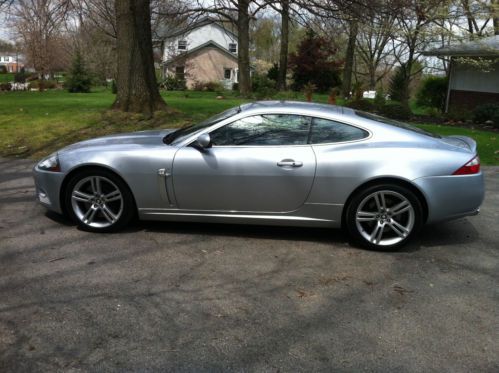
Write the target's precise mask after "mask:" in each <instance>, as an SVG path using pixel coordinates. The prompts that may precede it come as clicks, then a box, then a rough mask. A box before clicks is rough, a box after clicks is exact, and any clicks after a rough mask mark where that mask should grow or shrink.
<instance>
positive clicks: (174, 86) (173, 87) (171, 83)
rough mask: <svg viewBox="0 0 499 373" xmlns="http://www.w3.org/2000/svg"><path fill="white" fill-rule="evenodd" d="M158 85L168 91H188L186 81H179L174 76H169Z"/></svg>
mask: <svg viewBox="0 0 499 373" xmlns="http://www.w3.org/2000/svg"><path fill="white" fill-rule="evenodd" d="M158 85H159V87H160V88H161V89H166V90H167V91H185V90H186V89H187V86H186V84H185V80H184V79H178V78H177V77H176V76H174V75H167V76H166V78H165V79H163V80H162V81H161V82H159V84H158Z"/></svg>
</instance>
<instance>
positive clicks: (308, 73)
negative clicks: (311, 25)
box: [289, 30, 341, 92]
mask: <svg viewBox="0 0 499 373" xmlns="http://www.w3.org/2000/svg"><path fill="white" fill-rule="evenodd" d="M335 55H336V49H334V48H332V47H331V45H330V44H329V43H328V42H327V40H326V39H325V38H324V37H321V36H318V35H316V34H315V33H314V32H313V31H311V30H309V31H308V33H307V35H306V37H305V38H304V39H303V40H302V42H301V43H300V45H299V46H298V50H297V51H296V53H292V54H291V55H290V57H289V60H290V61H289V62H290V66H291V69H292V71H293V80H294V89H296V90H299V89H302V88H303V86H304V85H306V84H307V83H310V84H313V85H315V86H316V87H317V90H318V91H319V92H325V91H327V90H329V89H330V88H332V87H337V86H339V85H340V83H341V79H340V77H339V71H338V70H339V66H340V65H341V63H339V62H337V61H336V60H335V59H334V57H335Z"/></svg>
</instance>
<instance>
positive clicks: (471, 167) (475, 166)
mask: <svg viewBox="0 0 499 373" xmlns="http://www.w3.org/2000/svg"><path fill="white" fill-rule="evenodd" d="M479 172H480V157H479V156H478V155H477V156H476V157H475V158H473V159H472V160H471V161H469V162H468V163H466V164H465V165H464V166H463V167H461V168H460V169H458V170H456V171H455V172H454V173H453V175H473V174H477V173H479Z"/></svg>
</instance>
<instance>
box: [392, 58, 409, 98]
mask: <svg viewBox="0 0 499 373" xmlns="http://www.w3.org/2000/svg"><path fill="white" fill-rule="evenodd" d="M406 81H407V79H406V67H405V65H402V66H399V67H397V68H396V69H395V73H394V74H393V76H392V78H391V79H390V86H389V89H388V92H389V94H390V99H391V100H394V101H401V102H404V101H406V100H407V98H408V97H407V95H408V92H407V88H408V87H407V83H406Z"/></svg>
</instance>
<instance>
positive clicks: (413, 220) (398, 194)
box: [345, 184, 423, 251]
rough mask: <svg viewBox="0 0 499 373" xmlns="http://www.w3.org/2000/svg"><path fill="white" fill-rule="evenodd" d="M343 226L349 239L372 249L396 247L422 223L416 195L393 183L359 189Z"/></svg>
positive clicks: (386, 249) (408, 238)
mask: <svg viewBox="0 0 499 373" xmlns="http://www.w3.org/2000/svg"><path fill="white" fill-rule="evenodd" d="M345 218H346V228H347V230H348V232H349V234H350V236H351V237H352V239H353V240H354V241H355V242H356V243H358V244H359V245H361V246H364V247H367V248H369V249H374V250H383V251H388V250H395V249H397V248H399V247H400V246H402V245H404V244H405V243H407V241H409V240H410V239H411V238H412V237H413V236H414V234H415V233H416V232H417V231H418V230H419V228H420V227H421V225H422V223H423V209H422V207H421V202H420V201H419V199H418V197H417V196H416V195H415V194H414V193H413V192H412V191H411V190H410V189H408V188H405V187H402V186H399V185H396V184H384V185H375V186H371V187H368V188H365V189H363V190H361V191H360V192H359V193H357V194H356V195H355V196H354V197H353V198H352V200H351V201H350V203H349V205H348V207H347V211H346V216H345Z"/></svg>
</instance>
